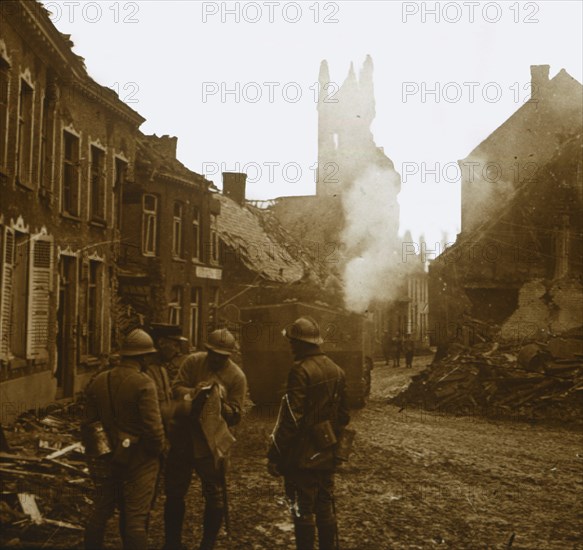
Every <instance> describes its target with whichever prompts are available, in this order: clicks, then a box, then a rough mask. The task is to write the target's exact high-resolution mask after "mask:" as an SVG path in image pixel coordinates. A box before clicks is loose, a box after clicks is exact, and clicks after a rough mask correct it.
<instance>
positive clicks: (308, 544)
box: [294, 521, 316, 550]
mask: <svg viewBox="0 0 583 550" xmlns="http://www.w3.org/2000/svg"><path fill="white" fill-rule="evenodd" d="M294 527H295V533H296V549H297V550H314V541H315V540H316V526H315V525H314V524H310V523H300V522H298V521H296V522H295V524H294Z"/></svg>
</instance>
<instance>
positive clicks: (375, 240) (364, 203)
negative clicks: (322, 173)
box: [342, 164, 406, 312]
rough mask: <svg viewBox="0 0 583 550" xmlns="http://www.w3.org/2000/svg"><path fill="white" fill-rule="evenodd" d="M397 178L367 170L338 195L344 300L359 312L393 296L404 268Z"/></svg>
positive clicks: (378, 168)
mask: <svg viewBox="0 0 583 550" xmlns="http://www.w3.org/2000/svg"><path fill="white" fill-rule="evenodd" d="M400 186H401V179H400V176H399V174H398V173H397V172H396V171H395V170H394V169H393V168H392V167H389V166H383V167H381V166H378V165H375V164H373V165H369V167H368V168H366V169H365V171H364V172H363V174H362V175H361V176H359V177H357V178H356V179H355V180H354V181H353V183H352V185H351V186H350V187H349V189H347V190H346V191H344V192H343V193H342V205H343V210H344V216H345V225H344V229H343V231H342V242H343V243H344V245H345V247H346V248H345V258H346V259H347V260H346V264H345V266H344V277H343V279H344V299H345V305H346V307H347V308H348V309H349V310H351V311H356V312H363V311H365V310H366V308H367V307H368V306H369V304H370V303H371V302H372V301H373V300H383V301H384V300H387V301H388V300H392V299H395V298H396V297H397V296H398V293H399V289H400V284H401V280H402V275H403V274H404V272H405V269H406V264H403V263H402V261H401V241H400V239H399V237H398V227H399V214H398V212H399V210H398V208H399V207H398V204H397V203H396V201H395V197H396V195H397V194H398V192H399V190H400Z"/></svg>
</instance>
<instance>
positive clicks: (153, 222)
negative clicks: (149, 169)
mask: <svg viewBox="0 0 583 550" xmlns="http://www.w3.org/2000/svg"><path fill="white" fill-rule="evenodd" d="M149 199H153V201H154V206H153V208H147V204H146V203H147V201H148V200H149ZM142 254H143V255H144V256H157V254H158V196H157V195H152V194H151V193H145V194H144V195H142Z"/></svg>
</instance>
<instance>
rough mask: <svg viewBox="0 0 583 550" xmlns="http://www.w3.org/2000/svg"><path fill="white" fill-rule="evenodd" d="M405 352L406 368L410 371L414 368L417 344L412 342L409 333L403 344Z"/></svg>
mask: <svg viewBox="0 0 583 550" xmlns="http://www.w3.org/2000/svg"><path fill="white" fill-rule="evenodd" d="M403 351H404V352H405V366H406V367H407V368H408V369H411V368H413V356H414V355H415V342H414V341H413V340H411V334H410V333H407V336H406V337H405V342H404V343H403Z"/></svg>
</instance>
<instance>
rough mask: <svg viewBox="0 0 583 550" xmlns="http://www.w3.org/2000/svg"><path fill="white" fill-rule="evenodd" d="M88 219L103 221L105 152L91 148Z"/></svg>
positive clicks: (97, 148)
mask: <svg viewBox="0 0 583 550" xmlns="http://www.w3.org/2000/svg"><path fill="white" fill-rule="evenodd" d="M89 200H90V203H89V204H90V208H89V217H90V219H92V220H104V219H105V151H103V150H102V149H99V147H95V146H94V145H92V146H91V176H90V180H89Z"/></svg>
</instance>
